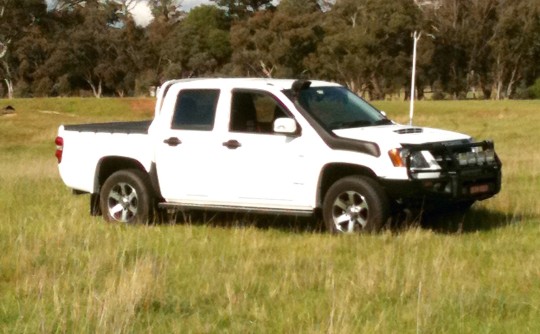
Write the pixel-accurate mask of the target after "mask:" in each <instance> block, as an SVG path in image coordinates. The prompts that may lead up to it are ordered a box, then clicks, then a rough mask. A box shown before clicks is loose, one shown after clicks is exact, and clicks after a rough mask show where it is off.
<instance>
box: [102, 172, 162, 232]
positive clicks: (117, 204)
mask: <svg viewBox="0 0 540 334" xmlns="http://www.w3.org/2000/svg"><path fill="white" fill-rule="evenodd" d="M152 194H153V191H152V186H151V185H150V182H149V181H148V178H147V176H146V174H144V173H143V172H141V171H139V170H137V169H127V170H121V171H118V172H116V173H113V174H112V175H111V176H109V178H108V179H107V180H106V181H105V183H103V186H102V188H101V193H100V208H101V212H102V213H103V217H104V218H105V220H107V221H110V222H120V223H127V224H132V223H143V224H146V223H148V222H150V221H151V220H152V219H153V210H154V202H153V195H152Z"/></svg>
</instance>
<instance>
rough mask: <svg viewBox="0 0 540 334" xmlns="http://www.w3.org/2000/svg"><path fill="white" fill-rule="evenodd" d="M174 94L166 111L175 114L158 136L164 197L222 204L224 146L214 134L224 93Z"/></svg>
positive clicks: (193, 91) (185, 91) (184, 91)
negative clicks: (219, 104) (220, 100)
mask: <svg viewBox="0 0 540 334" xmlns="http://www.w3.org/2000/svg"><path fill="white" fill-rule="evenodd" d="M171 94H172V97H171V96H168V97H167V99H169V100H168V101H167V100H166V101H165V104H166V105H165V106H164V108H163V109H164V110H166V108H172V109H173V110H174V112H173V113H172V115H171V116H170V117H169V118H168V119H165V120H163V119H162V124H160V128H161V129H163V130H162V131H161V132H160V133H158V134H154V138H156V142H155V145H156V151H155V152H156V157H155V159H156V166H157V174H158V178H159V182H160V188H161V193H162V196H163V197H164V198H165V199H166V200H167V201H169V202H183V203H195V204H198V203H201V202H204V203H209V202H219V201H221V200H222V198H220V196H222V194H220V193H219V192H218V191H217V190H218V189H220V188H221V186H220V182H222V180H223V175H222V173H221V169H220V168H219V160H220V157H219V156H220V154H222V152H223V146H222V145H221V143H220V142H219V138H218V137H216V136H215V135H214V134H213V131H214V127H215V121H216V109H217V106H218V101H219V96H220V90H218V89H206V88H201V89H192V88H190V89H182V90H180V91H179V92H178V93H177V94H175V93H174V91H169V93H168V95H171ZM171 99H172V101H171Z"/></svg>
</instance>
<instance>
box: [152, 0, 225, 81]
mask: <svg viewBox="0 0 540 334" xmlns="http://www.w3.org/2000/svg"><path fill="white" fill-rule="evenodd" d="M229 29H230V23H229V19H228V18H227V17H226V15H225V12H224V11H223V10H221V9H219V8H217V7H215V6H208V5H204V6H198V7H196V8H194V9H192V10H191V11H190V12H189V13H188V14H187V15H186V17H185V18H184V19H183V20H182V21H181V22H179V23H178V24H176V25H175V26H173V28H172V31H171V32H170V34H169V35H168V37H167V39H166V40H165V41H164V43H163V45H162V48H161V52H160V58H161V59H163V60H165V61H166V63H167V66H166V68H165V71H164V76H165V77H166V78H172V77H191V76H207V75H212V74H214V73H218V72H219V71H220V70H221V69H222V68H223V66H224V65H225V64H226V63H228V62H229V60H230V55H231V46H230V43H229Z"/></svg>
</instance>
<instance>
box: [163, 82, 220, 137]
mask: <svg viewBox="0 0 540 334" xmlns="http://www.w3.org/2000/svg"><path fill="white" fill-rule="evenodd" d="M218 98H219V90H218V89H187V90H182V91H181V92H180V94H178V98H177V99H176V106H175V107H174V116H173V119H172V123H171V128H172V129H182V130H201V131H210V130H212V129H213V128H214V119H215V116H216V106H217V101H218Z"/></svg>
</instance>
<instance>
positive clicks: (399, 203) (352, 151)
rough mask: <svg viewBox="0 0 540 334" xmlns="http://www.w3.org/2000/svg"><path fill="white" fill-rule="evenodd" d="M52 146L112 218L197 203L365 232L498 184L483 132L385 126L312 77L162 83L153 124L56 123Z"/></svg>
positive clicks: (363, 105) (343, 91) (70, 179)
mask: <svg viewBox="0 0 540 334" xmlns="http://www.w3.org/2000/svg"><path fill="white" fill-rule="evenodd" d="M56 145H57V151H56V156H57V158H58V163H59V170H60V175H61V177H62V179H63V181H64V182H65V184H66V185H67V186H68V187H70V188H72V189H73V190H74V192H75V193H89V194H91V196H90V205H91V213H92V214H94V215H99V214H102V215H103V216H104V218H105V219H106V220H108V221H118V222H124V223H132V222H148V221H151V220H153V219H155V218H156V217H157V213H158V212H160V211H165V210H168V211H170V210H189V209H204V210H217V211H221V210H234V211H247V212H260V213H275V214H287V215H314V214H318V215H319V216H321V217H322V219H323V220H324V222H325V225H326V227H327V229H328V230H329V231H331V232H344V233H351V232H354V231H377V230H379V229H380V228H382V227H383V226H384V225H385V224H386V223H387V222H388V220H389V218H391V217H392V215H393V213H395V212H397V211H398V210H400V209H404V208H411V207H413V208H414V207H418V206H420V205H422V206H428V205H430V204H435V205H436V206H437V207H441V206H444V207H452V206H454V205H455V206H458V205H459V206H461V207H463V206H465V207H469V206H470V205H472V203H474V202H475V201H477V200H484V199H487V198H490V197H492V196H494V195H495V194H497V193H498V192H499V190H500V186H501V162H500V161H499V159H498V157H497V155H496V153H495V151H494V146H493V143H492V142H490V141H473V140H472V139H471V137H470V136H467V135H464V134H459V133H455V132H450V131H444V130H437V129H431V128H422V127H416V126H408V125H400V124H396V123H394V122H393V121H391V120H389V119H388V118H387V117H386V116H385V114H384V113H382V112H380V111H379V110H377V109H376V108H374V107H373V106H371V105H370V104H368V103H367V102H366V101H364V100H363V99H361V98H360V97H358V96H357V95H355V94H354V93H352V92H351V91H349V90H348V89H347V88H345V87H343V86H340V85H338V84H335V83H330V82H323V81H305V80H277V79H185V80H174V81H168V82H166V83H165V84H163V86H162V87H160V90H159V92H158V97H157V103H156V107H155V117H154V119H153V120H152V121H143V122H119V123H104V124H79V125H63V126H60V128H59V131H58V137H57V138H56ZM321 214H322V215H321Z"/></svg>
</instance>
